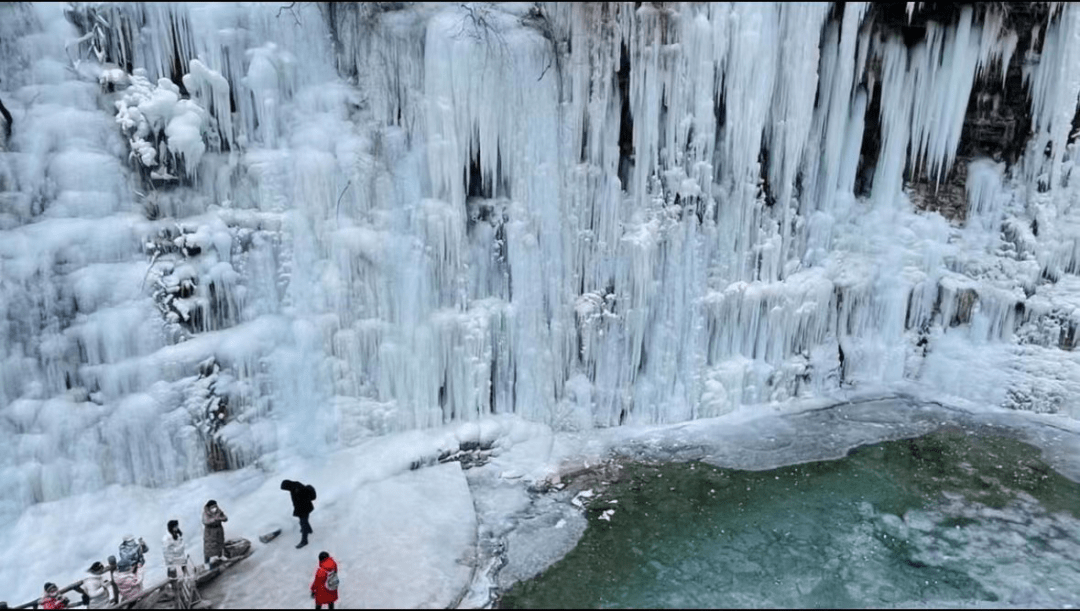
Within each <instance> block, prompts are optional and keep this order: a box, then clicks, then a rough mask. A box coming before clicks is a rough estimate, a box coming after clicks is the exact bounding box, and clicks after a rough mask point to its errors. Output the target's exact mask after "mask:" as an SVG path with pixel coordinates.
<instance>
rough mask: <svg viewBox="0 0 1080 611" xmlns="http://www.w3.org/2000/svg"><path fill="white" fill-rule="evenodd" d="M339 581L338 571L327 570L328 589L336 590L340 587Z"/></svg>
mask: <svg viewBox="0 0 1080 611" xmlns="http://www.w3.org/2000/svg"><path fill="white" fill-rule="evenodd" d="M338 583H339V582H338V576H337V571H327V572H326V589H327V590H336V589H337V587H338Z"/></svg>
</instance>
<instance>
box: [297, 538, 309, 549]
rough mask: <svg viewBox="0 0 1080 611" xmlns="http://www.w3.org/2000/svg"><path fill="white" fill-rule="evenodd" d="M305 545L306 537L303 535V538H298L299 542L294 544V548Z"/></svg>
mask: <svg viewBox="0 0 1080 611" xmlns="http://www.w3.org/2000/svg"><path fill="white" fill-rule="evenodd" d="M305 545H307V537H304V538H303V539H300V543H297V544H296V549H300V548H301V547H304V546H305Z"/></svg>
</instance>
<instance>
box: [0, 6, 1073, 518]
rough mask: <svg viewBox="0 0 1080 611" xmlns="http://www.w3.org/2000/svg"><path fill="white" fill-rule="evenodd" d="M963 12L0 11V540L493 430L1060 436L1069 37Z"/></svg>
mask: <svg viewBox="0 0 1080 611" xmlns="http://www.w3.org/2000/svg"><path fill="white" fill-rule="evenodd" d="M999 9H1000V6H998V5H997V4H992V5H982V6H962V7H953V8H949V7H945V5H938V4H924V3H907V5H906V6H896V7H894V6H891V5H874V4H870V3H858V2H849V3H839V4H828V3H786V4H779V3H778V4H771V3H700V4H699V3H645V4H640V5H639V4H638V3H573V4H571V3H565V4H564V3H550V4H548V3H533V4H490V3H467V4H447V5H438V4H435V3H417V4H408V3H363V4H349V3H328V4H316V3H294V4H290V5H286V4H279V5H270V4H251V5H248V4H245V5H230V4H223V3H217V4H214V3H198V4H179V3H177V4H172V3H146V4H140V3H134V4H133V3H73V4H72V5H71V6H70V7H68V9H67V10H66V11H64V10H63V7H61V8H53V9H49V8H48V7H45V6H33V7H30V6H26V5H22V4H19V5H5V6H4V7H3V8H2V10H3V11H4V12H3V13H2V14H0V17H3V19H0V52H2V53H3V54H4V55H3V56H2V59H4V60H5V61H4V62H2V67H0V87H3V89H0V98H2V99H3V100H4V102H5V105H6V107H8V108H10V109H11V110H12V113H13V116H15V117H16V124H15V125H16V130H15V132H14V134H13V136H12V138H11V139H10V141H9V142H5V147H4V151H3V152H0V198H2V199H0V201H2V202H3V203H4V206H3V207H2V208H0V289H2V290H0V340H2V341H0V443H3V444H6V445H7V446H8V447H15V448H18V450H17V451H16V452H14V453H13V454H11V453H9V454H8V455H7V456H5V457H4V458H2V459H0V460H4V461H5V462H2V463H0V469H3V474H4V475H3V476H2V477H0V481H2V482H6V483H10V484H11V487H12V488H13V489H15V490H16V493H15V494H14V495H13V496H12V497H11V498H14V499H15V500H14V501H12V503H11V507H9V508H8V509H11V508H15V509H17V508H18V507H21V506H23V505H25V504H26V503H29V502H33V501H37V500H45V499H50V498H56V497H57V496H63V495H66V494H71V493H76V492H79V491H81V490H84V489H92V488H95V487H100V486H103V485H107V484H109V483H114V482H121V483H122V482H136V483H142V484H157V483H163V482H173V481H177V480H179V479H183V478H187V477H192V476H194V475H198V474H201V473H204V472H206V471H207V470H208V469H210V468H221V467H223V466H224V467H231V466H238V465H242V464H247V463H250V462H251V461H253V460H255V459H256V458H258V457H260V456H265V455H267V453H269V452H272V451H273V450H274V449H287V450H288V451H303V452H307V451H318V449H319V448H320V447H322V446H323V445H324V444H327V443H346V444H349V443H356V442H358V441H359V440H361V439H363V438H365V437H368V436H371V435H377V434H383V433H386V432H390V431H398V430H403V429H409V428H416V427H430V426H436V425H439V424H442V423H446V422H450V421H461V420H475V419H479V418H482V417H484V416H485V415H488V414H492V413H515V414H518V415H520V416H523V417H525V418H528V419H532V420H537V421H541V422H545V423H547V424H551V425H554V426H556V427H559V428H562V429H575V428H590V427H597V426H613V425H619V424H626V423H662V422H674V421H681V420H686V419H691V418H700V417H707V416H715V415H720V414H723V413H726V412H728V411H731V410H733V409H735V408H738V407H740V406H748V405H759V404H765V403H769V402H773V401H785V400H789V399H792V398H796V397H804V396H817V395H825V396H829V395H834V394H835V395H837V396H840V395H841V394H842V393H844V392H846V390H847V389H849V388H852V387H854V388H859V389H877V390H881V391H882V392H888V391H895V390H902V389H904V388H907V387H908V386H907V385H910V384H916V385H919V386H921V387H922V388H924V389H932V390H936V391H938V392H940V393H942V394H949V395H953V396H955V397H960V398H963V399H967V400H971V401H976V402H983V403H988V404H994V405H1006V406H1011V407H1017V408H1021V409H1028V410H1034V411H1057V412H1067V413H1072V412H1071V411H1070V407H1069V403H1068V402H1067V400H1066V397H1068V396H1070V393H1073V392H1075V391H1077V390H1080V363H1078V362H1077V360H1076V359H1075V358H1073V352H1071V350H1072V348H1073V347H1074V346H1075V345H1076V327H1077V324H1078V323H1080V300H1077V299H1076V297H1075V293H1074V291H1072V290H1070V287H1072V286H1073V284H1075V279H1076V274H1077V271H1078V270H1080V219H1078V218H1077V216H1076V215H1077V211H1076V210H1075V206H1074V205H1073V202H1075V201H1077V197H1078V196H1080V194H1078V193H1077V189H1078V188H1080V187H1078V185H1077V181H1073V180H1071V176H1072V171H1073V166H1074V164H1075V155H1074V149H1073V146H1074V145H1073V140H1072V138H1073V134H1072V123H1073V120H1074V118H1075V116H1076V107H1077V96H1078V94H1080V76H1078V75H1080V71H1077V70H1076V65H1077V62H1078V61H1080V40H1078V37H1080V9H1077V8H1075V7H1074V6H1072V5H1064V6H1062V5H1060V4H1050V5H1042V4H1036V5H1030V6H1026V8H1024V10H1023V11H1018V12H1011V11H1005V12H1002V11H1001V10H999ZM1025 15H1026V16H1027V17H1025ZM1023 19H1028V21H1023ZM12 40H17V41H20V44H19V45H10V44H8V43H9V41H12ZM28 49H29V50H30V51H27V50H28ZM1029 100H1030V101H1029ZM1016 109H1020V112H1019V114H1020V115H1022V117H1030V130H1031V133H1032V134H1033V135H1032V136H1031V138H1030V139H1027V140H1026V142H1027V145H1026V146H1027V148H1026V149H1024V150H1025V152H1024V155H1023V157H1022V158H1021V159H1019V160H1015V159H1009V158H1008V154H1003V153H1001V151H1008V150H1012V149H1011V148H1010V147H1012V142H1013V141H1014V140H1019V139H1026V137H1027V133H1026V130H1027V127H1028V123H1027V122H1025V119H1023V118H1020V119H1018V118H1017V117H1016V116H1015V115H1011V116H1007V114H1008V113H1007V112H1006V111H1008V112H1014V111H1016ZM1010 117H1011V118H1010ZM978 121H982V122H981V123H977V122H978ZM976 123H977V125H976ZM1006 124H1007V125H1006ZM1001 125H1006V127H1005V128H1001V130H1000V131H1001V133H1003V134H1005V135H1003V136H1000V137H998V136H990V137H984V138H983V141H979V142H978V143H977V144H978V146H975V144H973V143H975V142H976V137H975V128H976V127H978V128H979V129H983V130H984V132H986V133H994V134H996V133H997V132H994V131H993V130H994V129H998V128H999V127H1000V126H1001ZM20 126H21V127H20ZM973 126H974V127H973ZM986 130H990V131H986ZM979 133H983V132H979ZM997 140H1001V142H998V141H997ZM1006 140H1007V142H1006ZM979 147H982V148H987V147H989V148H990V149H994V150H980V149H979ZM973 151H974V152H973ZM1014 162H1015V163H1014ZM950 197H951V198H954V199H958V200H959V201H958V202H957V201H952V203H950V204H949V205H945V204H941V203H940V202H942V201H947V200H949V198H950ZM935 201H936V202H939V203H937V204H933V202H935ZM931 204H933V205H931ZM949 206H951V208H950V207H949ZM935 210H938V211H940V212H937V211H935ZM950 210H952V212H949V211H950ZM103 286H115V287H116V288H115V289H114V290H105V289H103V288H101V287H103ZM961 372H962V373H963V375H960V373H961ZM67 412H71V413H79V414H80V416H79V417H78V418H75V419H69V418H64V417H61V416H60V414H62V413H67ZM46 414H48V415H49V417H48V418H45V415H46ZM68 423H73V424H68ZM73 427H82V428H84V429H92V430H94V431H97V432H96V433H95V434H96V435H98V437H97V438H100V439H103V440H105V441H106V442H107V443H106V446H107V447H108V448H109V450H108V452H111V453H110V454H108V456H107V457H105V458H103V456H105V455H104V454H101V451H99V450H93V449H91V446H89V445H81V444H79V443H76V444H73V443H68V442H67V441H66V440H68V439H70V438H72V436H73V435H74V429H73ZM106 431H108V432H106ZM102 435H105V437H101V436H102ZM50 440H51V441H50ZM56 440H62V441H56ZM121 440H126V441H121ZM164 440H167V443H166V442H164ZM118 444H119V445H118ZM120 455H122V456H124V457H125V458H123V459H120V458H118V456H120ZM76 463H78V464H82V463H87V464H91V463H92V464H98V465H103V466H99V467H94V468H93V469H90V470H89V471H85V469H84V471H85V472H80V473H79V474H73V472H72V471H71V469H70V465H71V464H76ZM26 464H34V465H36V466H35V467H34V468H33V469H30V470H27V469H25V468H24V466H25V465H26ZM86 469H89V468H86Z"/></svg>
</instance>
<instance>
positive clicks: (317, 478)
mask: <svg viewBox="0 0 1080 611" xmlns="http://www.w3.org/2000/svg"><path fill="white" fill-rule="evenodd" d="M979 423H981V424H990V425H995V426H1001V427H1006V428H1008V429H1010V430H1014V431H1016V432H1017V434H1018V436H1019V437H1020V438H1021V439H1024V440H1026V441H1028V442H1029V443H1033V444H1034V445H1036V446H1037V447H1040V448H1042V449H1043V451H1044V457H1045V458H1046V459H1047V461H1048V462H1050V463H1051V464H1053V465H1054V466H1055V467H1056V468H1057V469H1058V470H1060V471H1061V472H1062V473H1065V474H1066V475H1068V476H1069V477H1070V478H1072V479H1073V480H1074V481H1080V425H1078V424H1077V423H1076V422H1075V421H1074V420H1071V419H1067V418H1064V417H1062V416H1050V415H1035V414H1023V413H1017V412H1014V411H1007V410H1000V409H993V408H980V407H977V406H974V405H950V406H941V405H936V404H932V403H923V402H921V400H919V399H916V398H914V397H900V398H888V399H873V398H871V397H858V396H853V397H852V398H851V402H849V403H843V404H840V405H835V406H828V405H825V404H823V403H821V402H804V403H801V404H792V405H788V406H783V407H781V406H773V407H771V408H768V409H765V410H762V409H757V410H739V411H736V412H733V413H731V414H727V415H725V416H722V417H719V418H712V419H704V420H699V421H695V422H691V423H685V424H678V425H668V426H645V427H620V428H615V429H607V430H602V431H595V432H590V433H574V434H570V433H553V432H552V431H551V430H550V429H549V428H547V427H545V426H542V425H537V424H533V423H529V422H525V421H523V420H521V419H519V418H516V417H498V418H492V419H487V420H483V421H481V422H478V423H471V424H465V425H454V426H449V427H444V428H439V429H433V430H428V431H422V432H420V431H415V432H408V433H400V434H395V435H391V436H387V437H382V438H378V439H372V440H370V441H368V442H366V443H363V444H360V445H358V446H356V447H353V448H349V449H346V450H341V451H337V452H333V453H331V454H327V455H325V456H320V457H317V458H312V459H297V458H289V459H280V460H279V459H278V458H277V457H275V456H269V457H267V459H266V460H265V461H263V462H262V463H260V465H258V466H252V467H248V468H245V469H242V470H240V471H237V472H231V473H220V474H215V475H211V476H208V477H203V478H199V479H197V480H193V481H189V482H186V483H184V484H182V485H180V486H177V487H175V488H165V489H148V488H142V487H135V486H117V487H111V488H108V489H106V490H103V491H100V492H95V493H90V494H84V495H80V496H75V497H69V498H65V499H61V500H58V501H53V502H48V503H41V504H38V505H35V506H33V507H32V508H31V509H29V510H28V511H26V512H25V513H24V514H23V515H22V517H21V518H20V519H19V520H18V521H17V522H16V523H14V524H12V525H11V526H9V527H7V528H5V529H4V530H3V531H0V550H3V551H2V552H0V593H2V598H3V599H6V600H7V601H8V602H9V604H11V603H14V604H18V603H22V602H25V601H27V600H30V599H32V598H33V597H35V596H37V595H39V594H40V591H39V589H40V587H41V585H42V584H43V583H44V582H45V581H54V582H56V583H60V584H66V583H70V582H71V581H74V580H75V579H77V578H79V577H81V576H83V573H82V570H83V569H85V568H86V567H88V566H89V565H90V563H91V562H93V561H94V560H103V559H104V558H105V557H106V556H107V555H109V554H115V553H116V546H117V545H118V544H119V542H120V540H121V538H122V537H123V535H125V534H128V533H132V534H136V535H138V536H142V537H144V538H145V539H146V541H147V543H148V544H149V545H150V553H149V554H148V555H147V557H148V562H147V567H146V570H147V575H148V577H147V581H148V582H154V581H156V580H158V579H160V578H162V576H163V574H164V568H163V563H162V557H161V546H160V540H161V536H162V535H163V534H164V530H165V522H166V521H168V520H169V519H179V520H180V524H181V528H182V529H183V530H184V532H185V539H186V541H187V542H188V545H187V551H188V553H189V554H190V555H191V556H192V558H193V559H199V560H201V552H202V539H201V527H200V526H199V523H198V521H197V520H198V516H199V511H200V510H201V507H202V505H203V503H205V501H206V500H208V499H210V498H213V499H215V500H217V501H218V503H219V505H220V506H221V507H222V508H223V509H224V510H225V512H226V513H227V514H228V516H229V521H228V522H227V523H226V525H225V529H226V536H227V537H238V536H239V537H245V538H247V539H250V540H251V541H252V542H253V545H254V547H255V550H254V553H253V555H252V556H251V557H249V558H248V559H246V560H244V561H242V562H241V563H240V564H238V565H237V566H236V567H235V568H234V569H233V570H232V571H230V572H229V573H227V574H225V575H223V576H222V577H220V578H219V579H218V580H216V581H215V582H214V583H213V584H212V585H211V586H209V587H207V588H206V589H205V590H204V592H203V595H204V597H207V598H209V599H211V600H212V601H214V602H215V604H218V605H220V606H221V607H223V608H275V607H277V608H281V607H304V606H307V605H308V604H309V603H310V599H309V595H308V585H309V584H310V582H311V579H312V577H313V576H314V571H315V567H316V557H317V555H318V553H319V552H320V551H322V550H326V551H328V552H330V554H331V555H332V556H334V557H335V559H336V560H337V562H338V566H339V567H340V568H339V570H340V574H341V578H342V586H341V589H340V595H341V600H340V605H339V607H340V608H357V607H358V608H385V607H394V608H445V607H447V606H461V607H479V606H483V605H485V604H488V603H489V602H490V598H489V594H490V593H491V589H492V588H506V587H508V586H509V585H510V584H511V583H513V582H514V581H515V580H518V579H523V578H528V577H531V576H533V575H535V574H536V573H537V572H539V571H540V570H541V569H543V568H544V567H545V566H547V565H548V564H550V563H551V562H553V561H555V560H557V559H558V558H559V557H560V556H561V555H562V554H564V553H565V552H567V551H568V550H569V549H570V548H571V547H572V546H573V544H574V543H575V542H576V540H577V538H578V537H579V536H580V534H581V532H583V528H584V524H585V520H584V517H583V512H582V510H581V508H580V506H578V505H575V504H574V503H573V499H574V498H575V497H577V498H579V500H580V497H578V495H577V492H580V490H581V489H583V488H584V487H586V486H587V485H588V484H587V480H581V481H578V480H574V479H571V480H568V479H566V478H567V476H568V475H570V474H574V473H577V474H580V473H581V472H582V470H583V469H595V468H596V467H599V466H601V465H603V464H605V463H607V462H609V461H611V460H612V459H615V458H616V457H619V458H622V459H630V458H641V459H650V460H664V459H675V460H687V459H702V460H707V461H709V462H711V463H714V464H717V465H721V466H725V467H736V468H747V469H767V468H772V467H776V466H780V465H784V464H791V463H797V462H805V461H808V460H818V459H827V458H835V457H838V456H841V455H843V454H844V453H845V452H846V451H847V449H849V448H851V447H853V446H855V445H859V444H863V443H871V442H875V441H880V440H885V439H893V438H898V437H905V436H913V435H917V434H920V433H924V432H928V431H930V430H933V429H934V428H936V427H938V426H941V425H943V424H952V425H958V426H973V425H975V424H979ZM463 443H464V444H465V446H466V447H467V448H468V447H477V446H478V447H479V448H480V449H477V450H474V451H473V452H472V453H471V454H469V453H468V452H467V453H466V454H468V456H471V457H474V458H477V457H482V456H486V458H487V462H483V464H479V465H477V466H471V467H470V468H468V469H462V464H465V463H463V462H462V461H460V460H453V461H449V462H444V463H440V462H438V458H439V457H440V456H446V455H447V454H450V453H456V452H457V451H458V450H459V449H460V448H461V447H462V444H463ZM470 444H477V446H472V445H470ZM466 460H468V458H466ZM413 467H416V468H415V469H414V468H413ZM286 478H287V479H299V480H301V481H304V482H308V483H311V484H313V485H314V486H315V487H316V489H317V490H318V493H319V498H318V500H317V501H316V510H315V512H314V513H313V514H312V517H311V523H312V527H313V528H314V530H315V533H314V534H313V535H312V536H311V539H310V545H309V546H308V547H306V548H304V549H301V550H297V549H295V547H294V546H295V544H296V543H297V542H298V540H299V527H298V525H297V521H296V519H295V518H293V517H292V516H291V505H290V502H289V496H288V493H286V492H284V491H282V490H280V489H279V484H280V481H281V480H282V479H286ZM567 481H570V486H566V483H567ZM583 481H584V482H586V483H582V482H583ZM593 483H596V482H595V480H594V481H593ZM541 490H546V491H544V492H542V491H541ZM611 517H612V519H618V510H617V508H616V509H615V511H614V515H613V516H611ZM275 528H282V529H283V533H282V535H281V536H279V537H278V538H276V539H274V540H272V541H270V542H269V543H266V544H263V543H260V542H259V541H258V535H260V534H263V533H266V532H269V531H271V530H273V529H275Z"/></svg>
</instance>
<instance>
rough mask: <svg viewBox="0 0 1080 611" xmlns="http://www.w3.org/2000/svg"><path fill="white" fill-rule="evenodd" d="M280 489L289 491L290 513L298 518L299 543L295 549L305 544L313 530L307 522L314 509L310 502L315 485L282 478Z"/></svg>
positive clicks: (313, 496)
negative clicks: (291, 510) (291, 509)
mask: <svg viewBox="0 0 1080 611" xmlns="http://www.w3.org/2000/svg"><path fill="white" fill-rule="evenodd" d="M281 489H282V490H288V491H289V495H290V496H291V497H292V506H293V512H292V514H293V515H294V516H296V517H298V518H300V543H299V544H298V545H297V546H296V549H300V548H301V547H304V546H305V545H307V543H308V541H307V536H308V535H310V534H311V533H312V532H314V531H312V530H311V524H309V523H308V516H309V515H311V512H312V511H315V505H314V504H313V503H312V501H314V500H315V487H314V486H311V485H308V484H304V483H301V482H294V481H293V480H291V479H284V480H281Z"/></svg>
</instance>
